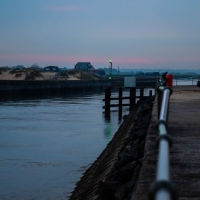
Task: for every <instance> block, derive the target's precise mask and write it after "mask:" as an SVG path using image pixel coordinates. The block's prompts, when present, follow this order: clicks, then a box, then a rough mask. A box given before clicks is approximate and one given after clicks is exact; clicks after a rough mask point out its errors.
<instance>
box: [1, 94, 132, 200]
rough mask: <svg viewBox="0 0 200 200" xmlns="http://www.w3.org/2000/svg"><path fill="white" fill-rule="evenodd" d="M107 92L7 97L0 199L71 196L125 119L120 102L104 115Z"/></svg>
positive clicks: (2, 103)
mask: <svg viewBox="0 0 200 200" xmlns="http://www.w3.org/2000/svg"><path fill="white" fill-rule="evenodd" d="M103 98H104V94H103V93H99V94H88V95H73V96H60V97H45V98H37V99H18V100H16V99H14V100H6V101H4V100H2V101H1V102H0V127H1V129H0V138H1V140H0V151H1V154H0V199H68V196H69V195H70V192H72V191H73V188H74V187H75V183H76V182H77V181H78V180H79V179H80V177H81V176H82V174H83V173H84V172H85V170H86V169H87V168H88V167H89V166H90V165H91V164H92V163H93V162H94V160H96V158H97V157H98V156H99V155H100V153H101V152H102V151H103V149H104V148H105V147H106V145H107V144H108V142H109V141H110V140H111V139H112V137H113V135H114V134H115V132H116V131H117V129H118V128H119V126H120V124H121V122H122V120H121V119H118V112H117V108H115V109H112V112H111V120H106V119H105V118H104V113H103V109H102V106H103V104H104V102H103V101H102V99H103ZM128 112H129V111H128V108H127V107H126V108H124V110H123V114H126V113H128Z"/></svg>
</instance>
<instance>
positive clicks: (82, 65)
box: [74, 62, 95, 71]
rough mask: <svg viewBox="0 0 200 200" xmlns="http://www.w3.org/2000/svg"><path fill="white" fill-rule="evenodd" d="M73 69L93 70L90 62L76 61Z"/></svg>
mask: <svg viewBox="0 0 200 200" xmlns="http://www.w3.org/2000/svg"><path fill="white" fill-rule="evenodd" d="M74 69H77V70H82V71H93V70H95V69H94V67H93V66H92V65H91V63H90V62H78V63H77V64H76V65H75V66H74Z"/></svg>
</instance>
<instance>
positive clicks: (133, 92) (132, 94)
mask: <svg viewBox="0 0 200 200" xmlns="http://www.w3.org/2000/svg"><path fill="white" fill-rule="evenodd" d="M135 100H136V88H135V87H131V88H130V110H131V109H132V108H133V106H134V105H135Z"/></svg>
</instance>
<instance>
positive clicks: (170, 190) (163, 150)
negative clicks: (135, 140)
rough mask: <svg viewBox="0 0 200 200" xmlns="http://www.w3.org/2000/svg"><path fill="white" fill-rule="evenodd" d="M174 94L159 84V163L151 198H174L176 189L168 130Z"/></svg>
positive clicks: (159, 199)
mask: <svg viewBox="0 0 200 200" xmlns="http://www.w3.org/2000/svg"><path fill="white" fill-rule="evenodd" d="M171 94H172V89H171V88H170V87H164V86H158V87H157V98H158V126H157V127H158V140H157V141H158V150H159V151H158V164H157V171H156V180H155V182H154V183H152V185H151V188H150V199H151V200H172V199H173V200H174V199H176V190H175V187H174V185H173V183H172V182H171V181H170V170H169V168H170V161H169V150H170V147H171V146H172V138H171V136H170V135H169V134H168V131H167V122H168V111H169V100H170V95H171Z"/></svg>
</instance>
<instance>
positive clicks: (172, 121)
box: [131, 86, 200, 200]
mask: <svg viewBox="0 0 200 200" xmlns="http://www.w3.org/2000/svg"><path fill="white" fill-rule="evenodd" d="M156 122H157V100H155V102H154V106H153V110H152V118H151V123H150V126H149V129H148V132H147V136H146V144H145V152H144V160H143V165H142V168H141V170H140V173H139V177H138V180H137V184H136V186H135V188H134V190H133V194H132V197H131V200H138V199H140V200H147V199H148V191H149V187H150V185H151V183H152V182H153V181H154V180H155V177H156V169H157V166H156V164H157V155H158V151H157V148H156V136H157V131H156ZM168 134H170V135H171V136H172V138H173V146H172V148H171V150H170V176H171V181H172V182H173V183H175V185H176V188H177V192H178V199H179V200H189V199H190V200H197V199H198V200H199V199H200V189H199V188H200V88H199V87H197V86H176V87H173V94H172V95H171V97H170V106H169V121H168Z"/></svg>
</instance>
